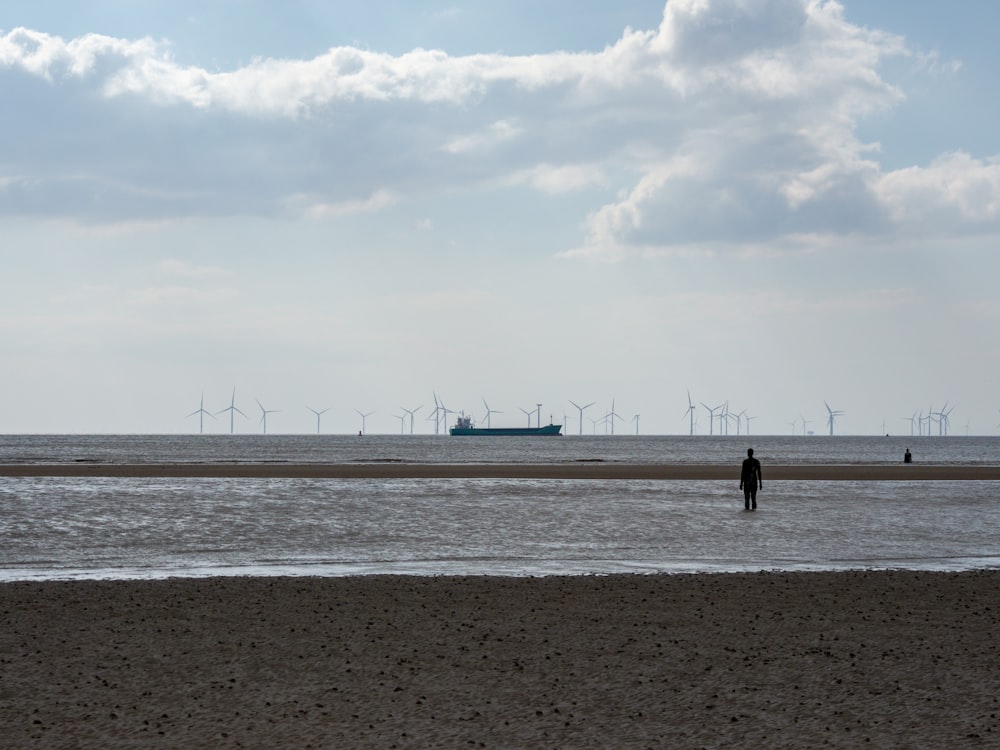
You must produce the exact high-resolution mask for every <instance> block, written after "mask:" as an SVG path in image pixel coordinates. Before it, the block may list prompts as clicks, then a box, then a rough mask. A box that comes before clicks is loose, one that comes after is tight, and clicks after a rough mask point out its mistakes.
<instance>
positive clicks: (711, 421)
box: [698, 401, 723, 435]
mask: <svg viewBox="0 0 1000 750" xmlns="http://www.w3.org/2000/svg"><path fill="white" fill-rule="evenodd" d="M698 403H700V404H701V405H702V406H704V407H705V409H707V410H708V434H709V435H714V434H715V412H717V411H718V410H719V409H721V408H722V407H723V404H719V405H718V406H715V407H712V406H709V405H708V404H706V403H705V402H704V401H699V402H698Z"/></svg>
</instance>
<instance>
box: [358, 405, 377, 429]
mask: <svg viewBox="0 0 1000 750" xmlns="http://www.w3.org/2000/svg"><path fill="white" fill-rule="evenodd" d="M354 411H356V412H357V413H358V414H360V415H361V434H362V435H367V434H368V429H367V420H368V417H370V416H371V415H372V414H374V413H375V412H373V411H369V412H363V411H361V410H360V409H355V410H354Z"/></svg>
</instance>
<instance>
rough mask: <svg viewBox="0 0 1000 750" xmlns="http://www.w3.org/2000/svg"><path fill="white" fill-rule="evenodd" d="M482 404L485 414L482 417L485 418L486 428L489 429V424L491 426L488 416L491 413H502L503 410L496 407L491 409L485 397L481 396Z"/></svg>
mask: <svg viewBox="0 0 1000 750" xmlns="http://www.w3.org/2000/svg"><path fill="white" fill-rule="evenodd" d="M483 406H485V407H486V416H485V417H484V419H485V420H486V428H487V429H489V428H490V426H491V425H490V416H491V415H493V414H503V412H502V411H497V410H496V409H491V408H490V405H489V404H487V403H486V399H485V398H483Z"/></svg>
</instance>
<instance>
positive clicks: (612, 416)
mask: <svg viewBox="0 0 1000 750" xmlns="http://www.w3.org/2000/svg"><path fill="white" fill-rule="evenodd" d="M616 418H617V419H621V420H622V421H625V419H624V417H622V415H621V414H619V413H618V412H616V411H615V400H614V399H611V411H609V412H608V413H607V415H606V416H605V419H607V420H608V421H609V422H610V423H611V434H612V435H614V434H615V419H616Z"/></svg>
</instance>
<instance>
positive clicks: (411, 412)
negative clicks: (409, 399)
mask: <svg viewBox="0 0 1000 750" xmlns="http://www.w3.org/2000/svg"><path fill="white" fill-rule="evenodd" d="M399 408H400V409H402V410H403V411H405V412H406V413H407V414H409V415H410V434H411V435H412V434H413V415H414V414H415V413H417V412H418V411H420V410H421V409H423V408H424V405H423V404H421V405H420V406H418V407H417V408H416V409H407V408H406V407H405V406H400V407H399Z"/></svg>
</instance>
